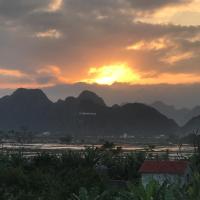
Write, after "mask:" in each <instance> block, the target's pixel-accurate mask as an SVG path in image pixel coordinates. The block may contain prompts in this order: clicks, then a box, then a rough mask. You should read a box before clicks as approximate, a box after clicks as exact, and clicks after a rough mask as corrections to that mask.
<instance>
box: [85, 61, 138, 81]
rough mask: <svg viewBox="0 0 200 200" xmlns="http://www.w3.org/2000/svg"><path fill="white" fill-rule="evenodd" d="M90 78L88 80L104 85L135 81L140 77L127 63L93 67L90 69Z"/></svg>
mask: <svg viewBox="0 0 200 200" xmlns="http://www.w3.org/2000/svg"><path fill="white" fill-rule="evenodd" d="M89 76H90V77H91V78H90V79H87V80H86V82H89V83H98V84H102V85H112V84H113V83H115V82H118V83H134V82H136V81H138V80H139V79H140V76H139V75H138V74H136V73H135V72H134V71H133V70H132V69H131V68H130V67H128V65H127V64H114V65H105V66H102V67H98V68H96V67H93V68H90V69H89Z"/></svg>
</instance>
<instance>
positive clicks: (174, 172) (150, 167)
mask: <svg viewBox="0 0 200 200" xmlns="http://www.w3.org/2000/svg"><path fill="white" fill-rule="evenodd" d="M139 172H140V173H141V176H142V184H143V185H144V186H146V185H147V184H148V183H149V182H150V181H151V180H156V181H157V182H158V183H160V184H163V183H164V182H165V181H167V182H168V183H177V184H181V185H184V184H188V183H189V180H190V175H191V170H190V167H189V162H188V161H182V160H173V161H172V160H167V161H166V160H165V161H164V160H163V161H161V160H146V161H144V163H143V164H142V166H141V167H140V170H139Z"/></svg>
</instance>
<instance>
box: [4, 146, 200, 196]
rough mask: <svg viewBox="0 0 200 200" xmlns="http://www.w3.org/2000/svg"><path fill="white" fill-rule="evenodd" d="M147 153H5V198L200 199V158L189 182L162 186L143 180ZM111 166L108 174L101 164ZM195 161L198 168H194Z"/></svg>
mask: <svg viewBox="0 0 200 200" xmlns="http://www.w3.org/2000/svg"><path fill="white" fill-rule="evenodd" d="M144 159H145V154H144V153H129V154H122V153H121V152H120V153H117V154H116V152H113V151H112V149H111V150H108V149H106V150H102V149H98V148H94V147H88V148H86V150H84V151H81V152H80V151H77V152H76V151H67V152H65V153H64V154H62V155H51V154H48V153H41V154H38V155H36V156H35V157H24V156H23V154H22V153H19V154H13V155H9V154H8V155H3V154H0V199H1V200H27V199H28V200H55V199H56V200H199V199H200V190H199V186H200V173H199V166H200V159H199V156H197V155H196V156H193V157H192V158H191V164H192V166H193V177H192V179H191V182H190V184H189V185H188V186H183V187H182V186H180V185H175V184H168V183H167V182H166V183H164V184H163V185H159V184H158V183H157V182H156V181H154V180H152V181H151V182H150V183H149V184H147V186H146V187H144V186H143V185H142V184H141V183H140V175H139V174H138V169H139V167H140V166H141V163H142V162H143V161H144ZM97 165H99V166H106V167H107V169H108V174H107V177H104V176H102V174H100V173H99V172H98V171H97V169H96V167H97ZM194 166H195V167H194ZM110 179H117V180H123V181H124V180H126V181H127V182H128V186H127V187H123V188H119V187H118V188H117V187H112V185H109V184H108V180H110Z"/></svg>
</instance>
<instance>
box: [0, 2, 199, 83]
mask: <svg viewBox="0 0 200 200" xmlns="http://www.w3.org/2000/svg"><path fill="white" fill-rule="evenodd" d="M186 5H187V6H186ZM194 5H196V7H197V3H196V2H193V1H189V0H188V1H186V0H185V1H184V0H182V1H181V0H175V1H172V0H169V1H162V0H153V1H147V0H140V1H139V0H101V1H99V0H84V1H83V0H63V1H61V0H59V1H58V0H57V1H50V0H42V1H41V0H29V1H27V0H18V1H13V0H0V31H1V35H0V43H1V46H0V65H1V66H6V69H7V70H18V71H20V72H23V73H25V74H27V75H28V76H30V80H29V81H27V83H29V84H31V83H32V84H33V85H43V84H51V85H52V84H55V85H56V84H59V83H66V82H77V81H80V80H84V79H87V78H90V77H88V71H89V69H90V68H95V67H96V66H99V70H100V69H101V68H102V67H103V66H111V65H113V64H115V63H127V65H128V67H129V68H130V69H132V70H133V71H136V72H137V74H139V75H141V77H145V76H150V75H152V74H154V75H155V74H156V76H154V82H155V83H157V82H158V80H159V81H160V80H161V79H159V78H158V77H162V76H165V77H166V74H168V75H169V76H170V77H176V76H177V74H182V73H184V74H186V76H187V75H188V76H190V74H195V73H196V74H200V69H199V62H200V57H199V56H198V55H199V53H200V27H199V26H197V25H195V26H188V25H187V26H184V25H183V24H181V22H180V23H174V22H175V21H177V18H176V17H175V12H176V15H177V14H178V13H179V15H181V16H183V15H182V14H181V13H183V11H184V10H187V13H188V15H190V12H191V13H193V11H192V9H194V7H195V6H194ZM189 10H190V12H189ZM179 11H180V12H179ZM198 11H199V12H200V10H199V7H197V8H196V9H195V11H194V12H195V13H198ZM184 12H185V11H184ZM168 14H169V16H170V17H168ZM188 15H187V17H188ZM190 16H191V19H192V18H194V16H192V15H190ZM195 16H196V15H195ZM175 18H176V19H175ZM148 19H149V20H148ZM162 19H167V21H168V22H171V24H164V23H163V22H164V21H162ZM170 20H171V21H170ZM138 21H140V22H138ZM141 21H142V22H141ZM183 21H184V16H183ZM158 22H161V23H160V24H159V23H158ZM33 36H34V37H33ZM12 66H15V67H14V68H13V67H12ZM49 66H51V67H49ZM52 66H54V67H52ZM55 66H56V67H55ZM96 68H97V67H96ZM97 71H98V69H97ZM156 78H157V79H156ZM196 78H197V77H196V76H195V80H196ZM18 80H19V79H18ZM164 80H166V81H167V79H166V78H164ZM195 80H194V81H195ZM142 81H143V82H141V83H146V80H144V78H143V80H142ZM169 81H170V82H172V78H169ZM21 83H23V84H24V80H21ZM36 83H37V84H36Z"/></svg>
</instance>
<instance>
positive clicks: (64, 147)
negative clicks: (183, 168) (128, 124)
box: [1, 143, 195, 158]
mask: <svg viewBox="0 0 200 200" xmlns="http://www.w3.org/2000/svg"><path fill="white" fill-rule="evenodd" d="M88 147H97V148H100V147H101V145H100V144H96V145H91V144H78V145H77V144H59V143H35V144H18V143H5V144H3V145H2V148H1V151H3V152H5V153H6V152H9V153H15V152H19V151H20V152H23V154H24V155H27V156H34V155H36V154H38V153H42V152H45V153H51V154H62V153H65V152H66V151H69V150H70V151H83V150H85V149H86V148H88ZM117 147H120V150H121V151H122V152H123V153H131V152H148V153H151V154H152V155H165V154H168V156H169V157H170V158H176V157H189V156H191V155H192V154H194V152H195V149H194V147H193V146H191V145H188V144H183V145H181V146H179V145H175V144H174V145H157V146H154V147H153V148H152V147H151V148H150V146H149V145H142V144H140V145H138V144H137V145H131V144H119V145H118V144H116V148H117Z"/></svg>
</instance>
